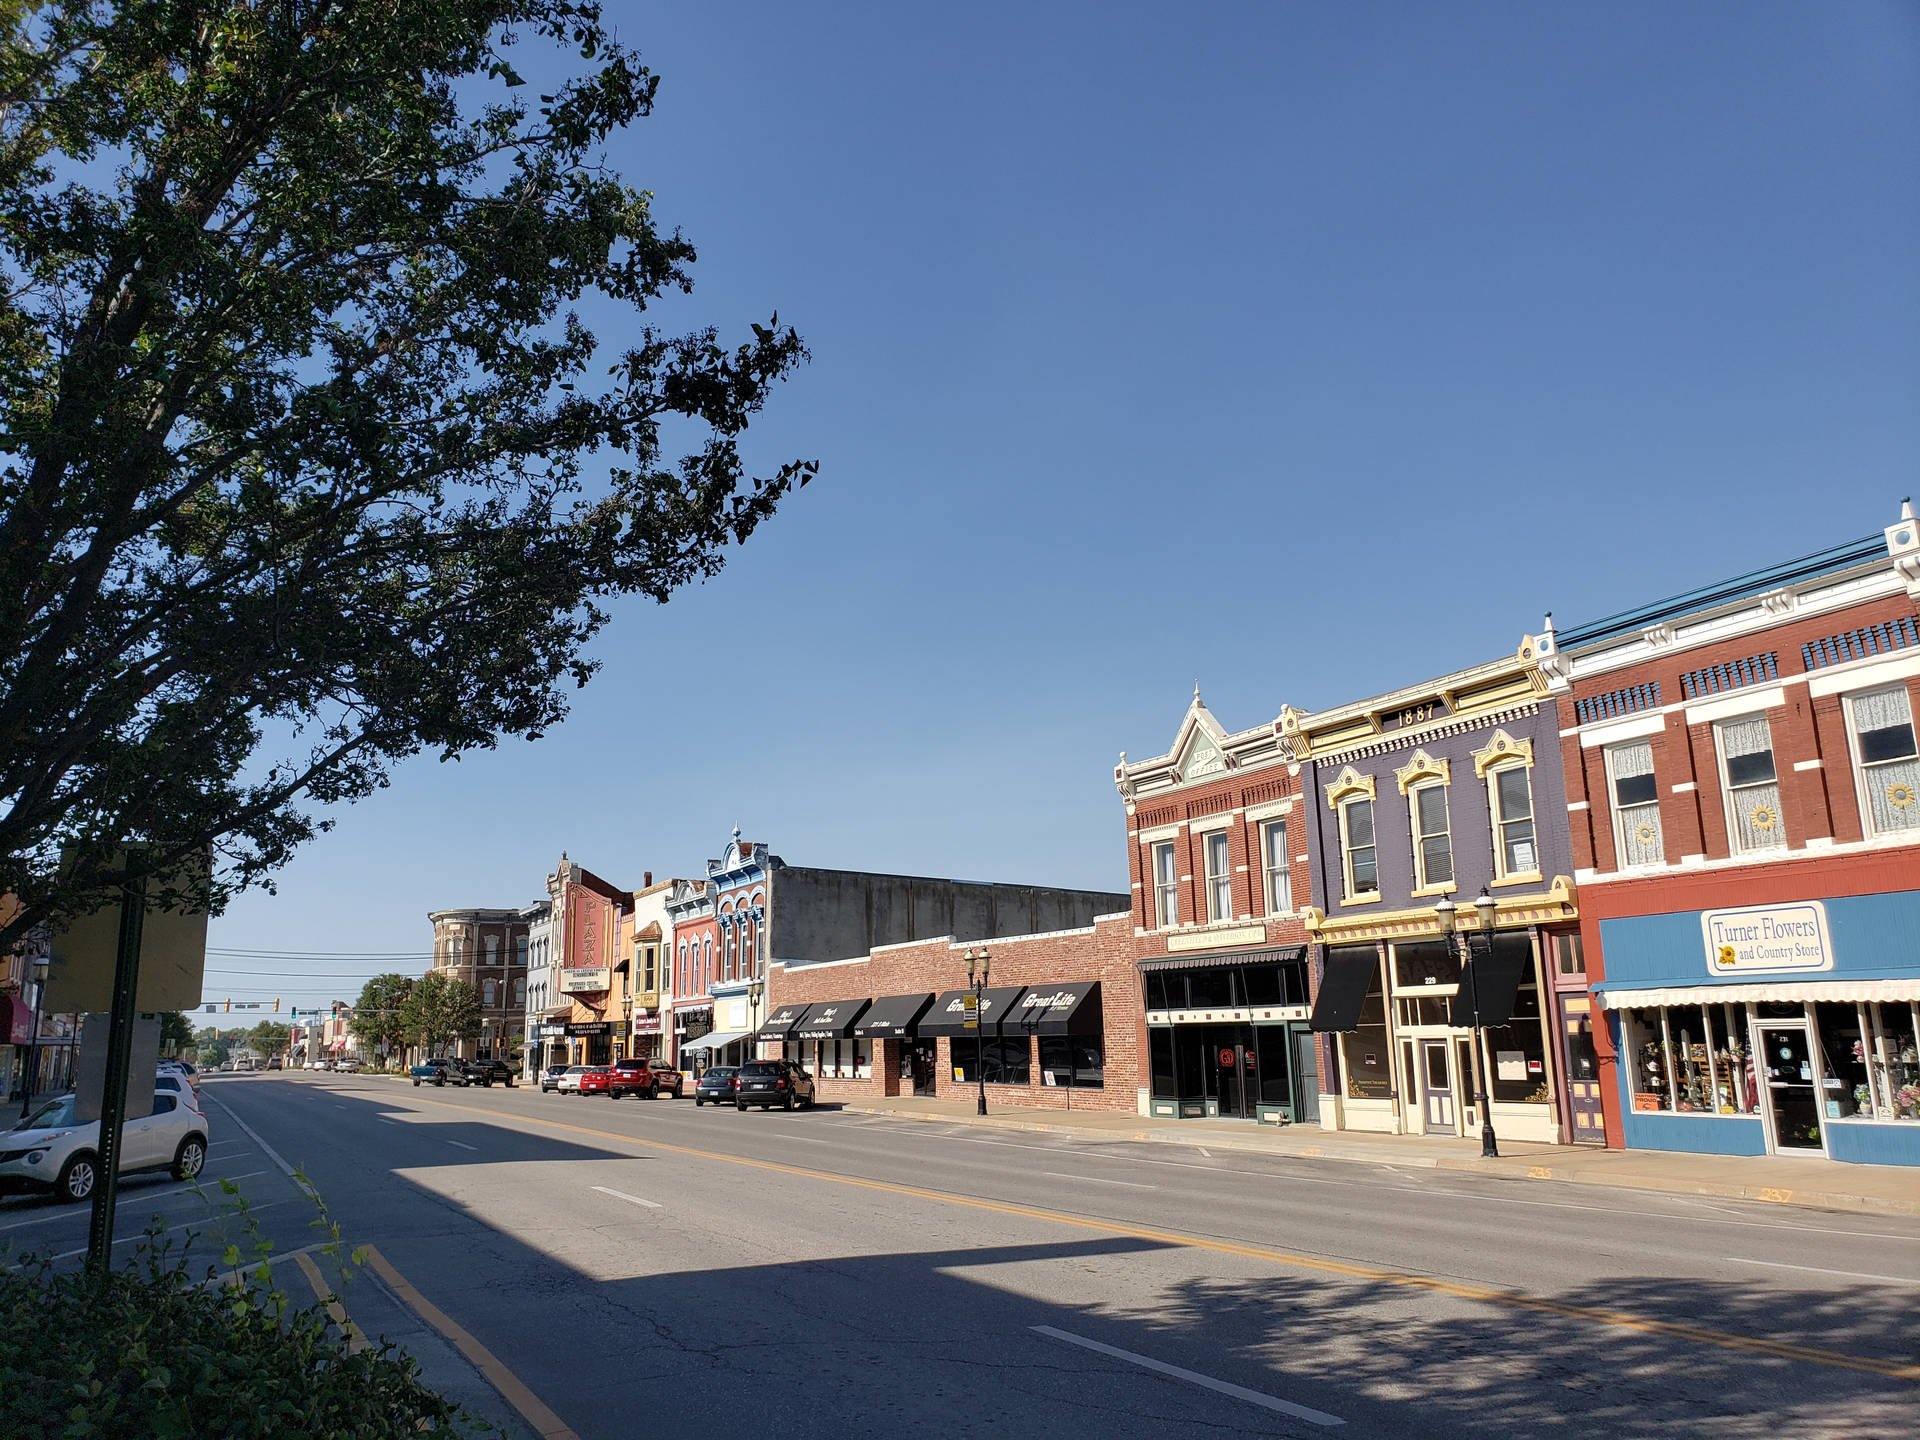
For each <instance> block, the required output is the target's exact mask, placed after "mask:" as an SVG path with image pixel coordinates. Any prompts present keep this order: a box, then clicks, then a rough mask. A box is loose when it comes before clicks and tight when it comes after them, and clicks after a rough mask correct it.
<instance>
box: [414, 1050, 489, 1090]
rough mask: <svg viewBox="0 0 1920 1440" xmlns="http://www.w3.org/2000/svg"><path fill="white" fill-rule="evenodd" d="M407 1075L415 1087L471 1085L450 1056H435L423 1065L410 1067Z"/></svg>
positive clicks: (457, 1062)
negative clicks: (410, 1076) (410, 1077)
mask: <svg viewBox="0 0 1920 1440" xmlns="http://www.w3.org/2000/svg"><path fill="white" fill-rule="evenodd" d="M407 1073H408V1074H410V1075H412V1076H413V1083H414V1084H416V1085H446V1084H454V1085H471V1084H472V1083H473V1081H472V1080H471V1079H470V1078H469V1077H468V1075H467V1072H466V1070H465V1069H464V1068H463V1067H462V1066H461V1064H460V1062H459V1061H458V1060H456V1059H454V1058H453V1057H452V1056H451V1055H436V1056H435V1057H434V1058H433V1059H431V1060H429V1061H427V1063H426V1064H424V1065H415V1066H412V1067H411V1068H410V1069H409V1070H408V1072H407Z"/></svg>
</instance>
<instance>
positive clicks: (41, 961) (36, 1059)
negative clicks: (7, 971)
mask: <svg viewBox="0 0 1920 1440" xmlns="http://www.w3.org/2000/svg"><path fill="white" fill-rule="evenodd" d="M52 963H53V962H52V961H50V960H49V959H48V958H47V957H46V956H45V955H36V956H35V957H34V960H33V1028H32V1029H31V1030H29V1031H28V1032H27V1060H26V1063H25V1064H24V1065H22V1066H21V1067H20V1118H21V1119H22V1120H24V1119H26V1118H27V1116H28V1114H29V1113H30V1112H31V1111H32V1109H33V1086H34V1082H35V1081H36V1080H38V1079H39V1078H40V1005H41V1001H43V1000H44V999H45V998H46V994H47V971H48V970H49V969H50V968H51V967H52Z"/></svg>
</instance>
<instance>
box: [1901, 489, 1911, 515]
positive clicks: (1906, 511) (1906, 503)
mask: <svg viewBox="0 0 1920 1440" xmlns="http://www.w3.org/2000/svg"><path fill="white" fill-rule="evenodd" d="M1900 518H1901V519H1902V520H1911V519H1913V497H1912V496H1911V495H1907V496H1904V497H1902V498H1901V501H1900Z"/></svg>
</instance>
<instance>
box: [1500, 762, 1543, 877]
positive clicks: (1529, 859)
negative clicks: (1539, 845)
mask: <svg viewBox="0 0 1920 1440" xmlns="http://www.w3.org/2000/svg"><path fill="white" fill-rule="evenodd" d="M1487 783H1488V784H1489V785H1490V786H1491V787H1492V789H1493V828H1494V837H1493V863H1494V870H1495V872H1496V873H1497V874H1498V876H1499V878H1500V879H1502V880H1504V879H1506V878H1507V877H1508V876H1510V875H1537V874H1539V873H1540V852H1539V851H1538V850H1537V849H1536V848H1535V846H1534V838H1533V778H1532V772H1531V771H1530V770H1529V769H1528V768H1527V767H1526V766H1525V765H1509V766H1507V767H1506V768H1505V769H1504V770H1495V771H1492V772H1491V773H1490V774H1488V776H1487Z"/></svg>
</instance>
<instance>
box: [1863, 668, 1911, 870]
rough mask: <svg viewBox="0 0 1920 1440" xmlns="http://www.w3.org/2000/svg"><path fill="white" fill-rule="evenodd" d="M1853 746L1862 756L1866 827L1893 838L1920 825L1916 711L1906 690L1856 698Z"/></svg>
mask: <svg viewBox="0 0 1920 1440" xmlns="http://www.w3.org/2000/svg"><path fill="white" fill-rule="evenodd" d="M1849 708H1850V709H1851V710H1852V711H1853V736H1854V743H1855V745H1856V747H1857V748H1858V752H1859V756H1860V777H1859V778H1860V789H1861V791H1862V792H1863V793H1864V794H1865V795H1866V798H1867V814H1868V817H1869V819H1870V821H1871V823H1870V824H1869V825H1868V827H1867V829H1868V832H1869V833H1870V834H1873V835H1892V834H1897V833H1898V832H1900V831H1902V830H1912V829H1914V828H1915V827H1916V826H1920V804H1917V803H1915V802H1916V800H1920V755H1917V754H1916V751H1915V748H1914V743H1913V709H1912V707H1911V706H1910V705H1909V704H1908V703H1907V692H1906V687H1905V686H1901V687H1899V688H1897V689H1893V690H1875V691H1873V692H1872V693H1871V694H1867V695H1856V696H1854V697H1853V699H1852V701H1851V702H1850V704H1849Z"/></svg>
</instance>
